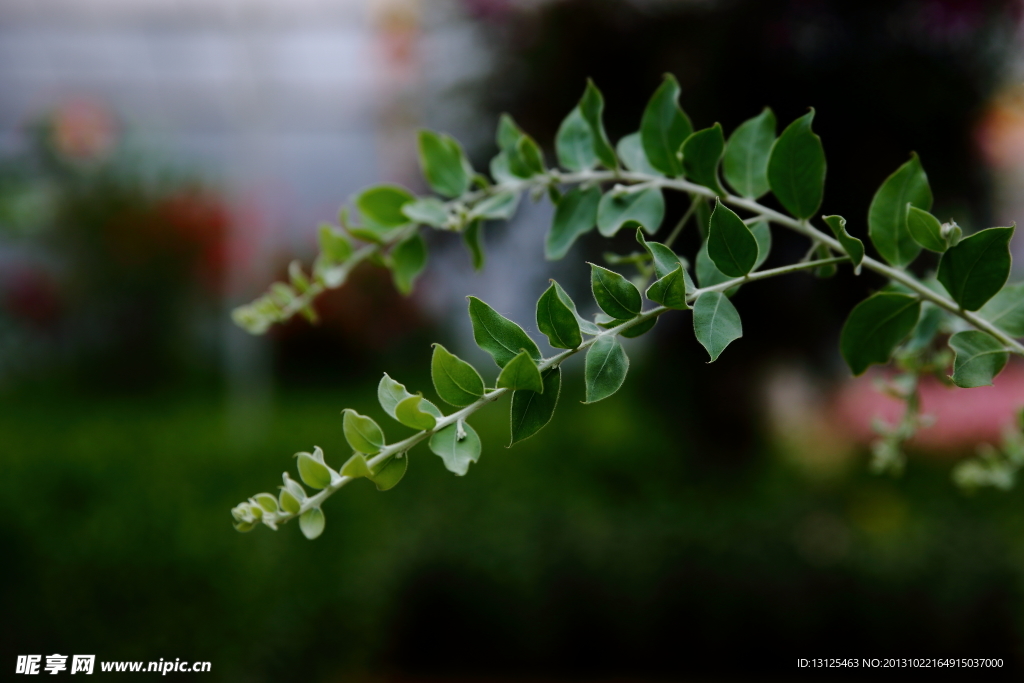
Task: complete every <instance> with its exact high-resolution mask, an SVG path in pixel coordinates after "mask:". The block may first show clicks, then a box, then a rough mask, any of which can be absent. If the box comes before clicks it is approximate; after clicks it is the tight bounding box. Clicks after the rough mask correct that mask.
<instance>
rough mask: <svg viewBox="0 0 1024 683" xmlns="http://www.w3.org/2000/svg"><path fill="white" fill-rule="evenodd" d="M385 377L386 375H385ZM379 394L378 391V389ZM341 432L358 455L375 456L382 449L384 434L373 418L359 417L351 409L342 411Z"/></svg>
mask: <svg viewBox="0 0 1024 683" xmlns="http://www.w3.org/2000/svg"><path fill="white" fill-rule="evenodd" d="M385 377H387V375H385ZM378 392H379V389H378ZM342 415H344V418H343V420H342V431H344V433H345V440H346V441H348V445H349V446H351V447H352V448H353V449H354V450H357V451H359V452H360V453H366V454H367V455H376V454H377V453H380V449H381V448H383V447H384V432H382V431H381V429H380V426H379V425H378V424H377V423H376V422H374V421H373V418H370V417H366V416H365V415H360V414H359V413H357V412H356V411H354V410H352V409H351V408H346V409H345V410H343V411H342Z"/></svg>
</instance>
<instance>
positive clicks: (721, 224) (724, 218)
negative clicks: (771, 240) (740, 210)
mask: <svg viewBox="0 0 1024 683" xmlns="http://www.w3.org/2000/svg"><path fill="white" fill-rule="evenodd" d="M758 249H759V248H758V246H757V239H756V238H755V237H754V234H753V233H752V232H750V228H748V227H747V225H746V223H744V222H743V219H742V218H740V217H739V216H737V215H736V213H735V212H733V211H732V209H730V208H729V207H727V206H724V205H723V204H722V202H721V201H719V200H717V199H716V200H715V210H714V211H712V212H711V221H710V222H709V225H708V256H710V257H711V260H712V261H714V262H715V266H717V268H718V270H720V271H721V272H722V273H724V274H725V275H728V276H730V277H743V276H744V275H746V274H748V273H749V272H750V271H751V270H753V268H754V264H755V263H757V255H758Z"/></svg>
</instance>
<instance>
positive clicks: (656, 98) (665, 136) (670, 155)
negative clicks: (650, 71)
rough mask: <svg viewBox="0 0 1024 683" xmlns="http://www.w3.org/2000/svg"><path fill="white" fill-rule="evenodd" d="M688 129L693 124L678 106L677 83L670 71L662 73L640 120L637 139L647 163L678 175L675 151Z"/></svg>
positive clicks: (689, 131) (679, 169)
mask: <svg viewBox="0 0 1024 683" xmlns="http://www.w3.org/2000/svg"><path fill="white" fill-rule="evenodd" d="M692 132H693V124H691V123H690V119H689V117H688V116H687V115H686V113H685V112H684V111H683V110H682V109H681V108H680V106H679V83H678V82H677V81H676V78H675V76H673V75H672V74H665V76H664V80H663V81H662V83H661V85H660V86H659V87H658V89H657V90H655V91H654V95H652V96H651V99H650V100H649V101H648V102H647V107H646V108H645V109H644V115H643V118H642V119H641V121H640V141H641V145H642V148H643V151H644V154H645V156H646V158H647V159H648V160H650V164H651V166H653V167H654V168H656V169H657V170H659V171H661V172H662V173H664V174H666V175H669V176H678V175H680V174H681V173H682V166H681V165H680V163H679V157H678V156H676V154H677V152H679V147H680V146H681V145H682V144H683V141H684V140H686V138H688V137H689V136H690V134H691V133H692Z"/></svg>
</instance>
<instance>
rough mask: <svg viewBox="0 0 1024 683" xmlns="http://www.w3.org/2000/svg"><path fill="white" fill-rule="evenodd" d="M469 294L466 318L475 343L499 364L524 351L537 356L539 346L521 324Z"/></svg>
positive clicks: (501, 366) (500, 366) (503, 365)
mask: <svg viewBox="0 0 1024 683" xmlns="http://www.w3.org/2000/svg"><path fill="white" fill-rule="evenodd" d="M468 298H469V319H470V322H472V323H473V339H474V340H475V341H476V344H477V346H479V347H480V348H481V349H483V350H484V351H486V352H487V353H489V354H491V356H492V357H493V358H494V362H495V363H497V364H498V367H499V368H503V367H505V366H506V365H507V364H508V362H509V361H510V360H512V359H513V358H515V357H516V356H518V355H519V352H520V351H526V352H528V353H529V354H530V357H531V358H533V359H534V360H540V359H541V355H540V349H539V348H537V345H536V344H535V343H534V341H533V340H532V339H530V336H529V335H528V334H526V332H524V331H523V328H521V327H519V325H516V324H515V323H514V322H512V321H511V320H509V319H508V318H506V317H504V316H502V315H501V314H499V313H498V312H497V311H495V310H494V309H493V308H491V307H490V306H488V305H487V304H485V303H484V302H483V301H481V300H480V299H477V298H476V297H475V296H471V297H468Z"/></svg>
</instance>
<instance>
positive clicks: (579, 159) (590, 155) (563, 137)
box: [555, 107, 597, 172]
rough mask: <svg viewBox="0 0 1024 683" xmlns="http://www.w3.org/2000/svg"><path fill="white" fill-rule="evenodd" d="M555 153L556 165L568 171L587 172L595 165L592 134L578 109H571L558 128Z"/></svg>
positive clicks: (595, 157) (595, 156) (595, 158)
mask: <svg viewBox="0 0 1024 683" xmlns="http://www.w3.org/2000/svg"><path fill="white" fill-rule="evenodd" d="M555 152H556V153H557V154H558V163H560V164H561V165H562V167H563V168H566V169H568V170H570V171H576V172H579V171H589V170H590V169H592V168H593V167H594V166H595V165H596V164H597V153H596V152H594V134H593V132H591V130H590V124H588V123H587V120H586V119H585V118H583V114H582V113H580V108H579V107H575V108H573V110H572V111H571V112H569V115H568V116H566V117H565V119H564V120H563V121H562V125H561V126H559V127H558V135H556V136H555Z"/></svg>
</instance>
